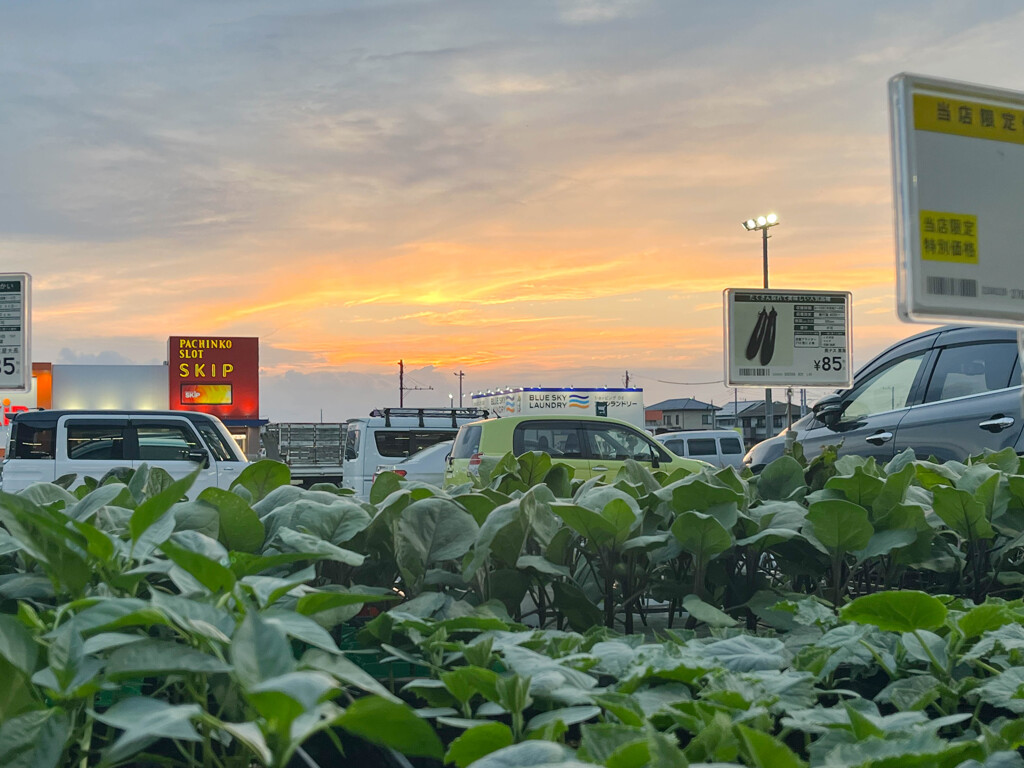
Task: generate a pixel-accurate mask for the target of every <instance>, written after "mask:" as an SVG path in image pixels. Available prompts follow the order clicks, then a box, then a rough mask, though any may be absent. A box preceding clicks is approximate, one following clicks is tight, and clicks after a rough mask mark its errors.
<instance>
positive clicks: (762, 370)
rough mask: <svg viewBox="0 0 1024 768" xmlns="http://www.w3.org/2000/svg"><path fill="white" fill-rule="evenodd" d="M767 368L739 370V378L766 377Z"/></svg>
mask: <svg viewBox="0 0 1024 768" xmlns="http://www.w3.org/2000/svg"><path fill="white" fill-rule="evenodd" d="M767 375H768V369H767V368H740V376H767Z"/></svg>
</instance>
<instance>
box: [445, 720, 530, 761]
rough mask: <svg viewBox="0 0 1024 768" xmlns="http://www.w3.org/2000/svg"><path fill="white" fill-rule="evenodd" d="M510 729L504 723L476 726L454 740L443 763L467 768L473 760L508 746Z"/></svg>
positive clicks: (511, 737) (509, 743)
mask: <svg viewBox="0 0 1024 768" xmlns="http://www.w3.org/2000/svg"><path fill="white" fill-rule="evenodd" d="M513 741H514V738H513V736H512V729H511V728H509V727H508V726H507V725H505V724H504V723H484V724H483V725H476V726H474V727H472V728H470V729H469V730H467V731H465V732H464V733H463V734H462V735H461V736H458V737H457V738H455V739H454V740H453V741H452V743H451V745H450V746H449V747H448V751H447V752H446V753H445V756H444V762H445V763H446V764H450V763H454V764H455V766H456V768H467V766H468V765H470V764H471V763H473V762H474V761H475V760H479V759H480V758H482V757H484V756H485V755H489V754H491V753H492V752H496V751H498V750H499V749H502V748H503V747H507V746H510V745H511V744H512V742H513Z"/></svg>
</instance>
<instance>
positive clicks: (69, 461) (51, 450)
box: [0, 411, 248, 498]
mask: <svg viewBox="0 0 1024 768" xmlns="http://www.w3.org/2000/svg"><path fill="white" fill-rule="evenodd" d="M143 463H146V464H148V465H149V466H151V467H161V468H162V469H165V470H167V472H168V473H170V475H171V476H172V477H173V478H174V479H175V480H177V479H180V478H182V477H185V476H186V475H188V474H190V473H192V472H194V471H195V470H196V468H201V471H200V473H199V477H198V478H197V479H196V482H195V484H194V485H193V486H192V488H191V490H190V491H189V494H188V495H189V498H195V497H196V495H198V493H199V492H200V491H202V490H203V489H204V488H208V487H211V486H214V487H218V488H227V487H228V486H230V485H231V483H232V481H234V479H235V478H236V477H238V474H239V473H240V472H241V471H242V469H243V468H244V467H245V466H246V465H247V464H248V461H247V460H246V458H245V456H244V455H243V454H242V451H241V449H240V448H239V447H238V444H237V443H236V442H235V440H234V438H232V437H231V434H230V433H229V432H228V431H227V428H226V427H225V426H224V424H223V423H222V422H221V420H220V419H218V418H217V417H216V416H211V415H209V414H206V413H195V412H192V411H28V412H25V413H19V414H18V415H17V416H16V417H15V419H14V422H13V424H12V425H11V439H10V443H9V445H8V448H7V454H6V457H5V459H4V463H3V474H2V475H0V489H2V490H3V491H5V492H7V493H14V492H15V491H20V490H21V489H23V488H27V487H28V486H29V485H31V484H32V483H48V482H53V481H54V480H56V479H57V478H59V477H62V476H64V475H71V474H74V475H77V479H76V481H75V483H74V485H81V483H82V482H83V479H84V478H85V477H94V478H96V479H97V480H99V479H100V478H102V477H103V476H104V475H105V474H106V473H107V472H108V471H109V470H111V469H115V468H118V467H131V468H135V467H138V466H139V465H140V464H143ZM72 487H73V486H72Z"/></svg>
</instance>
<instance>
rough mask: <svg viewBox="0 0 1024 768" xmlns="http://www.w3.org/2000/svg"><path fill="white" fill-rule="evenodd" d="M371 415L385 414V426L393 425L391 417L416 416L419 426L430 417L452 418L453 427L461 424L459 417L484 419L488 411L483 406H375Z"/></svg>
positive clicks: (422, 425)
mask: <svg viewBox="0 0 1024 768" xmlns="http://www.w3.org/2000/svg"><path fill="white" fill-rule="evenodd" d="M370 415H371V416H378V417H379V416H383V417H384V426H385V427H390V426H391V417H392V416H395V417H401V416H405V417H415V418H418V419H419V426H421V427H425V426H426V424H425V423H424V421H423V419H424V418H426V417H429V418H445V419H447V418H451V420H452V427H457V426H459V421H458V420H459V419H463V420H465V419H483V418H486V417H487V411H486V410H484V409H483V408H384V409H383V410H381V409H379V408H374V409H373V410H372V411H370Z"/></svg>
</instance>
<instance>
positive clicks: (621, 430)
mask: <svg viewBox="0 0 1024 768" xmlns="http://www.w3.org/2000/svg"><path fill="white" fill-rule="evenodd" d="M587 437H588V439H589V441H590V450H591V458H595V459H602V460H608V461H625V460H626V459H635V460H637V461H650V460H651V455H652V453H653V454H656V455H658V457H659V459H662V460H665V461H668V458H669V457H668V456H667V455H663V453H662V451H661V450H659V448H658V447H657V445H656V444H655V443H654V442H653V441H650V440H647V439H646V438H645V437H644V436H643V435H641V434H640V433H639V432H634V431H633V430H631V429H629V428H627V427H622V426H619V425H617V424H588V425H587Z"/></svg>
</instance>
